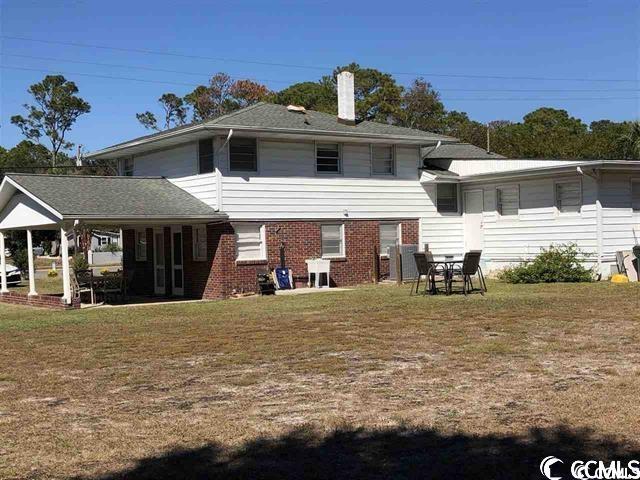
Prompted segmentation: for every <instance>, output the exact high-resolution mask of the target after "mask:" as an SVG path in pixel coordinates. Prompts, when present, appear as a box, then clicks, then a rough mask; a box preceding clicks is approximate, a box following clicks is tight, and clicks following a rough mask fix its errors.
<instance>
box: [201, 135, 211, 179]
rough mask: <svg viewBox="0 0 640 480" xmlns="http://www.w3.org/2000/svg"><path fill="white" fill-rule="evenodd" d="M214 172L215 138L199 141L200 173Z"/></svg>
mask: <svg viewBox="0 0 640 480" xmlns="http://www.w3.org/2000/svg"><path fill="white" fill-rule="evenodd" d="M211 172H213V139H211V138H206V139H204V140H200V141H199V142H198V173H211Z"/></svg>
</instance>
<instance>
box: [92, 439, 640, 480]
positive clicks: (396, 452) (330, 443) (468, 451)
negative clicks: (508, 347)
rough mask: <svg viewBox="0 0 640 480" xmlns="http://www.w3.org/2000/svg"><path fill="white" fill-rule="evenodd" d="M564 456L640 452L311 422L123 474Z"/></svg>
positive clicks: (424, 470) (429, 473) (349, 475)
mask: <svg viewBox="0 0 640 480" xmlns="http://www.w3.org/2000/svg"><path fill="white" fill-rule="evenodd" d="M549 455H554V456H556V457H558V458H559V459H561V460H562V461H563V462H564V463H563V464H560V463H555V464H554V465H553V466H552V467H551V475H552V476H562V477H563V478H572V476H571V474H570V472H569V469H570V466H571V463H572V462H573V461H574V460H584V461H586V460H591V459H595V460H603V461H604V460H621V461H623V462H624V464H625V465H626V462H627V461H629V460H631V459H634V458H635V459H640V450H639V449H638V448H635V449H633V448H627V446H625V445H624V444H622V443H618V442H616V441H614V440H613V439H607V438H599V437H597V436H595V435H594V434H593V433H592V432H591V431H589V430H570V429H568V428H563V427H559V428H553V429H543V430H531V431H530V432H529V433H528V434H527V435H524V436H518V437H515V436H494V435H489V436H466V435H462V434H458V435H443V434H441V433H438V432H437V431H434V430H418V429H410V428H402V427H400V428H390V429H382V430H351V429H343V430H337V431H335V432H333V433H331V434H328V435H320V434H318V433H316V432H314V431H311V430H308V429H298V430H294V431H292V432H290V433H288V434H286V435H283V436H281V437H277V438H261V439H257V440H255V441H251V442H248V443H246V444H244V445H242V446H240V447H239V448H236V449H226V448H224V446H222V445H217V444H210V445H207V446H204V447H201V448H196V449H192V450H175V451H169V452H166V453H165V454H163V455H161V456H158V457H152V458H145V459H143V460H140V461H139V462H138V464H137V465H136V466H135V467H133V468H132V469H130V470H126V471H122V472H116V473H113V474H110V475H107V476H104V477H100V478H101V480H116V479H132V480H138V479H140V480H141V479H145V480H147V479H148V480H151V479H153V480H168V479H202V480H205V479H222V478H225V479H226V478H230V479H247V480H248V479H252V480H260V479H285V480H288V479H361V478H363V479H368V478H372V479H390V478H391V479H409V478H411V479H413V478H420V479H430V478H443V479H444V478H447V479H448V478H456V479H459V478H464V479H466V478H469V479H476V478H481V479H488V478H492V479H512V478H518V479H522V478H525V479H526V478H531V479H541V478H544V477H543V476H542V475H541V473H540V462H541V460H542V459H543V458H545V457H547V456H549Z"/></svg>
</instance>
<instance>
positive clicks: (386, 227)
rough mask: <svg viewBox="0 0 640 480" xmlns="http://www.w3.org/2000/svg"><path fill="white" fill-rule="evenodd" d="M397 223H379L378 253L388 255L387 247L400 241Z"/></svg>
mask: <svg viewBox="0 0 640 480" xmlns="http://www.w3.org/2000/svg"><path fill="white" fill-rule="evenodd" d="M400 228H401V227H400V224H399V223H381V224H380V255H382V256H387V255H389V249H390V248H394V247H395V246H396V245H400V244H401V243H402V240H401V230H400Z"/></svg>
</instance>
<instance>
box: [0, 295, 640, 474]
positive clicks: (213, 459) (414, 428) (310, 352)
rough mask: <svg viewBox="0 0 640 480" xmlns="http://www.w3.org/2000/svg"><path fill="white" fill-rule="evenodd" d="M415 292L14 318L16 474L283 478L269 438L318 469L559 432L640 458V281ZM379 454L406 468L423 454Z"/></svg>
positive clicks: (5, 356) (9, 436)
mask: <svg viewBox="0 0 640 480" xmlns="http://www.w3.org/2000/svg"><path fill="white" fill-rule="evenodd" d="M407 292H408V289H407V288H402V289H400V288H396V287H389V286H377V287H375V286H370V287H363V288H359V289H356V290H354V291H347V292H336V293H328V294H322V295H302V296H288V297H276V298H273V297H272V298H267V297H265V298H257V297H256V298H247V299H243V300H232V301H224V302H211V303H192V304H183V305H160V306H146V307H138V308H130V309H126V308H124V309H93V310H86V311H85V310H83V311H76V312H66V313H55V312H48V311H47V312H44V311H37V310H32V309H28V308H19V307H7V306H0V362H1V364H2V365H3V368H2V371H1V372H0V436H1V437H2V438H3V443H2V445H0V459H1V460H0V477H2V478H25V477H32V478H69V477H72V476H83V477H95V476H98V475H106V474H108V473H109V472H125V471H127V469H132V468H134V469H135V468H136V465H137V462H138V461H140V460H141V459H145V458H147V459H149V458H152V459H153V458H154V457H159V458H160V459H161V460H157V462H156V461H152V460H148V461H147V464H150V463H153V464H154V465H155V467H154V468H156V470H153V471H152V470H147V471H146V473H144V472H142V471H141V470H140V468H141V467H140V466H138V467H137V468H138V470H134V471H133V472H135V475H134V473H131V474H130V475H129V476H126V475H125V476H123V477H122V478H159V476H158V473H157V472H158V471H160V470H158V469H161V468H160V467H161V466H162V465H164V463H163V462H166V461H168V460H167V458H173V457H171V456H170V455H169V456H168V457H167V456H165V457H163V456H164V455H165V454H166V452H168V451H175V449H180V451H182V452H185V451H186V452H189V455H188V457H189V459H190V461H196V463H198V465H199V467H198V466H197V465H194V464H193V462H192V463H189V465H190V467H189V468H190V469H193V470H194V471H195V470H197V468H200V467H202V466H203V465H205V466H206V467H207V468H208V469H210V471H213V470H215V469H224V468H226V470H220V472H223V473H224V474H223V473H221V475H222V477H224V476H234V475H235V476H236V477H237V478H245V476H246V477H247V478H257V477H260V475H256V472H258V473H259V472H264V471H266V470H265V468H263V464H260V465H261V466H260V467H259V468H258V467H255V465H257V464H255V465H254V467H255V468H253V469H249V470H247V469H246V468H245V467H246V459H247V458H249V457H247V455H249V456H250V457H251V458H253V457H252V456H251V455H254V454H257V453H256V452H259V455H261V457H260V458H261V459H262V460H260V461H261V462H265V461H266V462H267V463H268V462H271V465H273V463H274V461H275V460H274V458H273V457H272V456H270V455H271V454H272V453H273V452H274V451H277V449H276V450H273V448H275V447H274V445H273V444H269V448H266V445H267V444H265V443H260V444H259V445H256V444H255V442H256V441H257V439H261V438H262V439H264V438H268V439H272V440H270V441H273V439H274V438H278V439H279V440H277V442H280V443H278V445H281V442H285V443H286V442H294V443H286V444H287V445H289V451H292V452H293V451H298V450H300V451H304V452H305V455H311V456H312V457H313V455H316V456H317V458H318V459H320V458H323V457H322V452H324V453H326V452H327V451H326V448H327V445H329V443H327V442H333V441H335V442H338V443H337V444H336V445H338V444H339V445H341V446H342V447H341V448H347V449H348V448H352V447H353V448H355V446H354V445H352V444H351V443H349V442H347V441H346V440H344V439H345V438H349V439H351V440H353V439H354V438H358V439H360V440H358V441H359V442H361V443H359V444H358V448H361V447H362V445H363V444H365V443H366V442H370V443H371V449H370V450H367V452H369V453H366V452H363V453H362V455H360V454H358V456H357V458H358V462H360V461H362V459H363V455H364V456H366V455H368V454H370V453H371V452H377V451H378V450H376V449H377V448H378V447H377V446H379V445H383V446H384V439H387V441H389V440H390V439H393V442H394V443H395V444H398V445H401V444H404V443H403V442H404V441H401V440H400V439H401V438H405V439H406V438H413V439H414V441H415V442H417V443H418V444H420V442H423V443H422V445H423V447H424V448H423V449H422V451H423V453H424V451H425V449H428V448H431V447H432V446H433V445H436V444H438V443H439V442H440V443H443V444H447V445H448V443H447V442H451V441H453V440H451V439H453V438H455V439H458V441H459V439H461V438H465V439H474V440H473V441H476V440H478V439H489V440H486V441H487V442H497V443H495V445H503V444H504V442H505V441H504V438H509V439H510V443H509V445H511V446H513V448H515V449H516V450H514V452H513V453H514V454H516V453H517V452H520V454H522V455H524V453H523V450H522V449H520V450H518V448H520V447H519V446H522V445H532V444H534V443H535V442H533V443H532V441H530V440H526V441H525V440H523V439H525V438H527V436H528V435H531V432H532V430H531V429H536V428H538V429H550V428H556V427H558V426H562V427H563V428H568V429H571V430H572V431H576V432H586V430H580V429H584V428H587V429H589V428H590V429H593V430H594V432H595V433H594V435H595V437H594V438H595V440H594V438H592V437H590V436H589V435H591V434H587V433H584V434H579V435H578V434H575V435H578V437H579V438H580V439H581V441H582V442H583V443H585V442H587V440H588V441H589V442H591V443H594V442H595V443H597V444H598V445H600V443H598V442H599V440H598V439H600V438H608V437H611V438H615V439H616V440H615V442H616V443H614V444H607V445H605V446H604V447H603V448H604V449H605V450H606V451H607V452H608V453H609V454H611V452H613V451H614V450H615V448H617V446H618V445H620V444H622V445H625V446H628V447H629V448H632V447H635V446H638V445H640V428H638V426H639V425H638V422H637V419H636V413H637V411H638V409H639V407H640V400H638V399H639V398H640V376H639V375H640V350H638V344H639V343H640V315H639V314H638V312H639V308H640V301H639V300H638V297H639V294H640V288H638V286H637V285H609V284H604V283H603V284H592V285H533V286H507V285H503V284H492V285H491V292H490V294H489V295H487V296H486V297H480V296H473V297H469V298H464V297H462V296H452V297H427V298H422V297H409V296H408V294H407ZM295 428H302V430H297V431H296V432H298V433H292V429H295ZM407 428H408V430H407ZM336 429H337V431H339V432H343V433H342V434H341V435H342V436H339V438H338V437H336V436H335V435H337V434H336V433H331V432H335V431H336ZM389 429H392V430H389ZM300 432H303V433H300ZM358 432H360V433H358ZM364 432H366V433H364ZM371 432H374V433H371ZM375 432H378V433H379V434H380V435H382V436H379V434H378V433H375ZM380 432H382V433H380ZM300 435H302V437H303V438H302V439H301V438H298V437H299V436H300ZM575 435H574V437H575ZM345 436H346V437H345ZM574 437H571V436H570V435H568V436H565V437H562V435H560V437H558V438H573V440H572V442H573V443H575V442H576V441H577V440H576V439H575V438H574ZM553 438H556V437H553ZM296 439H297V440H296ZM500 439H502V440H500ZM351 440H350V441H351ZM261 441H262V440H261ZM353 441H355V440H353ZM469 441H472V440H469ZM554 441H555V440H552V439H548V442H549V445H551V446H553V445H556V446H558V448H560V447H559V445H560V443H559V442H560V441H559V440H558V441H557V442H556V443H555V444H554V443H553V442H554ZM252 442H253V443H252ZM295 442H298V443H295ZM345 442H346V443H345ZM380 442H382V443H380ZM523 442H524V443H523ZM565 443H566V442H565ZM585 444H586V443H585ZM213 445H215V448H214V447H213ZM302 445H304V449H302V447H301V446H302ZM318 445H322V448H323V450H318V448H319V447H318ZM331 445H334V444H333V443H331ZM346 445H350V447H347V446H346ZM456 445H458V444H456ZM483 445H484V444H483ZM495 445H494V447H495ZM272 447H273V448H272ZM336 448H338V447H336ZM384 448H387V447H386V446H385V447H384ZM407 448H409V447H407ZM452 448H453V447H452ZM455 448H458V446H456V447H455ZM483 448H484V447H483ZM487 448H488V447H487ZM523 448H524V447H523ZM202 449H204V450H202ZM265 449H266V450H265ZM297 449H298V450H297ZM356 450H357V449H356ZM383 450H384V449H383ZM409 450H411V449H409ZM284 451H285V452H286V451H287V450H286V449H285V450H284ZM349 451H351V450H349ZM265 452H267V453H265ZM268 452H271V453H268ZM385 452H386V453H385ZM443 452H444V450H442V451H438V455H436V456H435V458H439V455H441V454H443ZM448 452H449V453H448V454H452V453H451V452H450V451H448ZM344 453H345V452H341V453H340V455H341V454H344ZM392 453H393V455H392V456H393V458H387V457H385V455H391V454H392ZM414 453H415V452H414ZM379 454H380V456H381V457H380V458H387V460H388V461H389V462H391V464H394V465H395V463H394V462H393V461H392V460H394V461H396V462H397V460H398V458H396V456H397V455H412V453H411V452H410V451H406V452H404V453H403V452H396V451H395V450H393V452H389V451H388V450H384V451H380V452H379ZM431 454H432V459H433V451H432V452H431ZM551 454H554V452H553V451H550V452H549V453H548V455H551ZM171 455H173V454H171ZM234 455H235V457H234ZM332 455H339V454H338V453H336V452H333V454H332ZM536 455H537V451H536ZM376 456H377V455H373V457H376ZM183 457H184V454H183ZM183 457H180V458H183ZM263 457H264V458H263ZM233 458H235V460H233V462H235V463H233V462H231V460H230V459H233ZM313 458H316V457H313ZM348 458H349V459H352V460H353V458H352V457H350V456H349V457H348ZM478 458H480V457H478ZM418 460H419V459H416V458H413V460H412V461H414V463H415V464H417V465H419V464H420V462H419V461H418ZM539 460H540V459H538V460H537V461H538V462H539ZM171 461H178V460H175V458H173V460H171ZM243 461H244V462H245V463H244V464H242V462H243ZM252 461H255V462H257V461H258V460H256V459H253V460H252ZM442 461H443V462H444V457H443V458H442ZM154 462H155V463H154ZM221 462H222V463H221ZM225 462H231V463H225ZM238 462H240V463H238ZM283 462H284V460H283ZM275 463H276V464H279V463H282V462H280V461H275ZM320 463H326V462H320ZM329 463H330V462H329ZM400 463H401V462H397V464H398V465H399V464H400ZM409 463H411V462H409ZM431 463H433V462H431ZM147 464H145V465H147ZM178 464H179V462H178ZM241 464H242V465H241ZM282 464H286V462H284V463H282ZM354 465H355V463H354ZM367 465H369V464H367ZM352 466H353V465H352ZM241 467H242V468H243V469H240V468H241ZM378 467H380V468H382V467H381V465H378ZM185 468H186V467H185ZM353 468H356V467H355V466H353ZM357 468H364V469H365V470H362V471H360V470H357V469H356V470H357V472H360V473H361V472H366V471H368V470H366V468H368V467H366V465H363V464H361V463H358V464H357ZM535 468H537V466H536V467H535ZM234 469H235V470H234ZM165 470H166V469H165ZM347 470H348V469H347ZM356 470H353V471H352V472H351V473H353V472H356ZM291 471H292V472H296V471H297V470H295V468H294V467H291ZM380 471H381V472H384V471H385V470H384V469H381V470H380ZM535 471H536V470H535V469H534V473H535ZM141 472H142V473H141ZM149 472H152V473H149ZM153 472H155V473H153ZM357 472H356V473H357ZM325 473H327V475H328V476H330V475H329V474H330V473H331V472H325ZM356 473H353V474H354V475H355V476H357V475H356ZM387 473H388V474H389V475H391V474H392V473H393V472H387ZM538 473H539V472H538ZM225 474H226V475H225ZM222 477H220V478H222ZM325 477H326V476H325ZM325 477H322V476H320V478H325ZM113 478H120V477H119V476H116V477H113ZM165 478H181V477H180V476H179V475H177V474H176V476H175V477H173V476H171V477H170V476H166V477H165ZM202 478H218V477H217V476H215V475H213V474H211V476H209V477H207V476H202ZM263 478H278V477H277V476H276V477H263ZM291 478H295V477H291Z"/></svg>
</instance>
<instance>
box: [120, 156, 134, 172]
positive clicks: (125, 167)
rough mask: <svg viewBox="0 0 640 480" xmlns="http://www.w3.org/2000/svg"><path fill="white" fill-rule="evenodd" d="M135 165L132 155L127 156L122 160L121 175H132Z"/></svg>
mask: <svg viewBox="0 0 640 480" xmlns="http://www.w3.org/2000/svg"><path fill="white" fill-rule="evenodd" d="M134 166H135V161H134V159H133V157H127V158H125V159H124V160H122V175H124V176H125V177H133V169H134Z"/></svg>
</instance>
